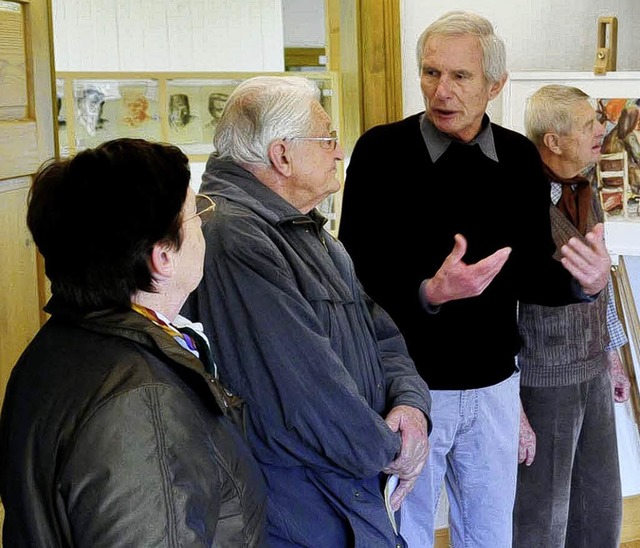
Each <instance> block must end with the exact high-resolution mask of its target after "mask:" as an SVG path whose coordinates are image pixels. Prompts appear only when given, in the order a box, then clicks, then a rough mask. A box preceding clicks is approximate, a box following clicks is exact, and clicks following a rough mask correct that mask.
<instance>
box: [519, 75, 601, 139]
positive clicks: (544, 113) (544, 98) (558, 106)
mask: <svg viewBox="0 0 640 548" xmlns="http://www.w3.org/2000/svg"><path fill="white" fill-rule="evenodd" d="M585 100H586V101H588V100H589V96H588V95H587V94H586V93H585V92H584V91H582V90H581V89H578V88H575V87H571V86H562V85H559V84H552V85H548V86H543V87H541V88H540V89H539V90H538V91H536V92H535V93H534V94H533V95H532V96H531V97H529V98H528V99H527V104H526V108H525V113H524V127H525V131H526V133H527V137H529V139H531V141H533V142H534V143H535V145H536V146H538V147H539V146H540V145H541V144H542V139H543V138H544V136H545V134H546V133H550V132H553V133H557V134H558V135H568V134H569V133H570V132H571V130H572V129H573V107H574V106H576V105H577V104H579V103H582V102H583V101H585Z"/></svg>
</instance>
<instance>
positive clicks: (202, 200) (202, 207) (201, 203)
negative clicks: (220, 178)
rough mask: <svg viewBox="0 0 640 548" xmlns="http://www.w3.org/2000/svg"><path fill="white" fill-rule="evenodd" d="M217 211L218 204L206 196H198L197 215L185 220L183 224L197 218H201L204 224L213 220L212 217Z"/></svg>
mask: <svg viewBox="0 0 640 548" xmlns="http://www.w3.org/2000/svg"><path fill="white" fill-rule="evenodd" d="M215 210H216V203H215V202H214V201H213V200H212V199H211V198H210V197H209V196H207V195H206V194H196V213H195V215H191V216H189V217H187V218H186V219H183V220H182V222H183V223H186V222H187V221H190V220H191V219H195V218H196V217H200V218H201V219H202V222H203V223H204V222H206V221H208V220H209V219H210V218H211V215H212V214H213V212H214V211H215Z"/></svg>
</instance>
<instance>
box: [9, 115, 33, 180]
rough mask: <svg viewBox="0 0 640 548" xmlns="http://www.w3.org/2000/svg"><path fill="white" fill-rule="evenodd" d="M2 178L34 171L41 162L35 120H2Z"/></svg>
mask: <svg viewBox="0 0 640 548" xmlns="http://www.w3.org/2000/svg"><path fill="white" fill-rule="evenodd" d="M0 158H2V161H1V162H0V179H8V178H12V177H20V176H22V175H27V174H29V173H33V172H34V171H35V170H36V169H37V168H38V166H39V165H40V163H41V161H40V160H41V158H40V151H39V149H38V132H37V128H36V122H35V121H34V120H18V121H10V122H0Z"/></svg>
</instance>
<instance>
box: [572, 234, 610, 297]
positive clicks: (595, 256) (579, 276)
mask: <svg viewBox="0 0 640 548" xmlns="http://www.w3.org/2000/svg"><path fill="white" fill-rule="evenodd" d="M585 239H586V243H585V242H583V241H582V240H581V239H580V238H576V237H574V238H571V239H570V240H569V241H568V242H567V243H566V244H565V245H563V246H562V247H561V248H560V252H561V253H562V259H560V262H561V263H562V265H563V266H564V267H565V268H566V269H567V270H568V271H569V272H570V273H571V274H572V276H573V277H574V278H575V279H576V280H577V281H578V283H579V284H580V285H581V286H582V289H583V291H584V292H585V293H586V294H587V295H596V294H598V293H599V292H600V291H602V290H603V289H604V288H605V286H606V285H607V282H608V281H609V271H610V269H611V258H610V257H609V252H608V251H607V247H606V246H605V244H604V224H602V223H598V224H597V225H596V226H594V227H593V230H592V231H591V232H587V234H586V236H585Z"/></svg>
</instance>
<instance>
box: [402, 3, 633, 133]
mask: <svg viewBox="0 0 640 548" xmlns="http://www.w3.org/2000/svg"><path fill="white" fill-rule="evenodd" d="M400 6H401V26H402V30H401V35H402V73H403V100H404V113H405V115H409V114H413V113H415V112H419V111H421V110H423V109H424V106H423V102H422V96H421V95H420V87H419V79H418V71H417V65H416V58H415V45H416V41H417V40H418V37H419V36H420V33H421V32H422V31H423V30H424V29H425V27H427V26H428V25H429V24H430V23H431V22H432V21H434V20H435V19H437V18H438V17H439V16H440V15H442V14H443V13H445V12H447V11H450V10H454V9H465V10H471V11H475V12H476V13H479V14H481V15H484V16H485V17H487V18H488V19H489V20H490V21H491V22H492V23H493V24H494V26H495V28H496V32H497V33H498V34H499V35H500V36H501V37H502V38H503V39H504V41H505V43H506V47H507V66H508V68H509V70H514V71H515V70H562V71H584V70H588V71H592V70H593V65H594V61H595V50H596V30H597V20H598V17H601V16H616V17H617V18H618V65H617V69H618V70H638V69H640V55H638V51H640V2H638V1H637V0H562V1H553V0H546V1H545V0H511V1H510V2H504V1H503V0H456V1H451V0H429V1H428V2H425V1H424V0H402V1H401V2H400ZM489 113H490V115H491V117H492V119H493V120H494V121H496V122H500V121H501V108H500V98H498V99H496V100H494V101H493V103H492V105H491V106H490V109H489Z"/></svg>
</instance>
